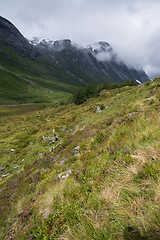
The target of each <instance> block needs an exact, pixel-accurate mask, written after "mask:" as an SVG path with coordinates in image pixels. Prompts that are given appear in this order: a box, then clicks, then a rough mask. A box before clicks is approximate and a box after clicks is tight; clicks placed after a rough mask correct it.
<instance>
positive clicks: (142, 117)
mask: <svg viewBox="0 0 160 240" xmlns="http://www.w3.org/2000/svg"><path fill="white" fill-rule="evenodd" d="M10 74H11V73H10ZM22 90H23V87H22ZM159 99H160V78H157V79H156V80H155V81H154V82H153V83H152V82H150V83H145V84H144V86H143V87H142V86H134V87H124V88H121V89H113V90H109V91H108V90H106V91H104V92H103V94H101V96H97V97H94V98H91V99H88V101H87V102H85V103H84V104H82V105H78V106H75V105H73V104H70V105H65V106H57V107H54V106H53V104H52V103H48V104H47V103H45V104H44V103H43V104H42V103H41V104H40V103H39V104H32V105H20V106H14V107H13V106H12V107H0V157H1V161H0V167H5V169H4V170H2V171H1V172H0V202H1V205H0V226H1V228H0V239H17V240H19V239H43V240H46V239H47V240H49V239H61V240H62V239H63V240H64V239H65V240H72V239H79V240H81V239H87V240H89V239H97V240H99V239H111V240H130V239H137V240H139V239H143V240H144V239H156V240H158V239H159V238H160V207H159V206H160V138H159V136H160V134H159V133H160V127H159V126H160V124H159V123H160V113H159V109H160V100H159ZM97 106H103V107H102V111H101V112H100V113H97V112H96V109H97ZM104 107H105V108H104ZM106 107H107V108H106ZM53 129H55V130H54V132H55V133H56V135H57V136H58V137H59V140H57V142H55V143H53V144H51V145H50V141H45V140H44V138H43V136H45V137H53V136H54V133H53ZM53 146H54V147H55V149H54V150H52V151H51V148H52V147H53ZM70 169H72V174H70V175H69V176H68V178H67V179H62V181H60V180H58V179H56V177H57V175H58V174H59V173H63V174H62V178H63V177H64V176H65V173H64V172H65V171H66V170H70ZM3 175H5V176H3Z"/></svg>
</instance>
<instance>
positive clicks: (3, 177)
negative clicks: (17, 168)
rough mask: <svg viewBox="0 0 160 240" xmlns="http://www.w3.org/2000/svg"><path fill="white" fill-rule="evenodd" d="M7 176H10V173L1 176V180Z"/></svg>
mask: <svg viewBox="0 0 160 240" xmlns="http://www.w3.org/2000/svg"><path fill="white" fill-rule="evenodd" d="M8 175H10V173H6V174H3V175H2V178H4V177H7V176H8Z"/></svg>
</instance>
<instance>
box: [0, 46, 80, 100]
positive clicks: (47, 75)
mask: <svg viewBox="0 0 160 240" xmlns="http://www.w3.org/2000/svg"><path fill="white" fill-rule="evenodd" d="M0 59H1V60H0V67H1V68H0V101H2V102H3V103H5V102H9V101H15V102H17V103H19V102H22V103H25V102H52V103H54V102H55V101H58V102H60V101H65V100H67V99H68V97H69V96H71V93H73V92H74V90H75V88H76V87H77V86H82V85H83V84H82V83H80V82H78V81H77V79H76V80H75V78H74V77H73V76H69V75H67V74H66V73H65V72H64V71H63V70H62V69H60V68H58V67H56V66H53V65H51V64H49V63H48V64H46V63H44V62H42V61H39V62H35V61H31V60H30V59H29V58H24V57H21V56H19V55H18V54H17V53H16V52H14V51H13V50H10V49H9V48H7V47H5V46H3V45H0ZM19 90H20V91H19Z"/></svg>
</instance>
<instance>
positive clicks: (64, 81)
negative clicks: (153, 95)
mask: <svg viewBox="0 0 160 240" xmlns="http://www.w3.org/2000/svg"><path fill="white" fill-rule="evenodd" d="M0 66H1V68H0V72H1V76H2V77H1V80H0V101H2V100H3V101H4V100H5V101H8V100H14V101H16V102H17V101H18V102H35V101H36V102H56V101H57V100H58V102H59V101H61V100H65V99H66V98H67V97H68V96H70V95H71V94H72V93H73V92H74V90H75V88H76V87H78V86H85V85H86V84H88V83H91V82H97V83H98V84H101V83H103V82H105V81H108V82H110V83H112V82H124V81H125V80H126V79H129V80H131V79H133V78H134V79H138V80H139V81H140V82H145V81H149V78H148V76H147V75H146V73H145V72H144V71H143V70H142V71H137V70H136V69H129V68H128V67H127V66H126V64H125V63H123V62H122V61H120V60H119V59H118V57H117V55H116V53H114V51H113V49H112V47H111V46H110V45H109V44H108V43H106V42H102V41H101V42H98V43H96V44H91V45H88V46H87V47H85V48H84V47H82V46H79V45H78V44H76V43H74V42H72V41H71V40H69V39H62V40H57V41H53V40H49V39H38V38H36V37H35V38H34V39H32V40H30V41H29V40H27V39H26V38H25V37H24V36H23V35H22V34H21V33H20V32H19V30H18V29H17V28H16V27H15V26H14V25H13V24H12V23H11V22H9V21H8V20H7V19H5V18H3V17H0ZM12 79H14V84H13V82H12ZM11 85H12V88H10V87H8V86H11ZM47 91H48V92H47ZM56 99H57V100H56Z"/></svg>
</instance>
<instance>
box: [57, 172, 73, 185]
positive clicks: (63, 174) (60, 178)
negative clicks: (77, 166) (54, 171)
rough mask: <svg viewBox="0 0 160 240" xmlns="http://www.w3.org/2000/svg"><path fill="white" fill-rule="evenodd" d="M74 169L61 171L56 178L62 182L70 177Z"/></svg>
mask: <svg viewBox="0 0 160 240" xmlns="http://www.w3.org/2000/svg"><path fill="white" fill-rule="evenodd" d="M72 171H73V169H70V170H67V171H65V172H62V173H59V174H58V175H57V177H56V180H60V182H62V181H63V179H66V178H68V177H69V175H70V174H71V173H72Z"/></svg>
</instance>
